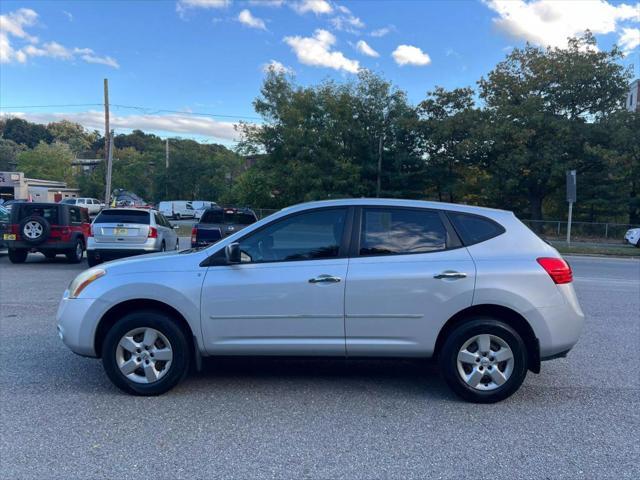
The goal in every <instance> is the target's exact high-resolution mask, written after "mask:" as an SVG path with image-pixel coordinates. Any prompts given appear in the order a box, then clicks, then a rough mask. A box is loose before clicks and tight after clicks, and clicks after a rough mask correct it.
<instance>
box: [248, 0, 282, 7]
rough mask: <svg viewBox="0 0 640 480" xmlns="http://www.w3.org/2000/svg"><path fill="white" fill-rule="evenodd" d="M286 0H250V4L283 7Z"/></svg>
mask: <svg viewBox="0 0 640 480" xmlns="http://www.w3.org/2000/svg"><path fill="white" fill-rule="evenodd" d="M283 3H284V0H249V5H253V6H255V7H281V6H282V4H283Z"/></svg>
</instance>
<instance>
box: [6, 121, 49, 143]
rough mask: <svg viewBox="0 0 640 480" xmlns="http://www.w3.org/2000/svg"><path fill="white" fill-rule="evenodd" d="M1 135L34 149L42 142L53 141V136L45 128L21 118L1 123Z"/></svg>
mask: <svg viewBox="0 0 640 480" xmlns="http://www.w3.org/2000/svg"><path fill="white" fill-rule="evenodd" d="M0 135H2V137H4V138H5V139H7V140H13V141H14V142H16V143H17V144H21V145H25V146H27V147H29V148H34V147H35V146H36V145H38V144H39V143H40V142H45V143H51V142H52V141H53V136H52V135H51V133H49V131H48V130H47V128H46V127H45V126H43V125H40V124H37V123H31V122H27V121H26V120H22V119H21V118H8V119H6V120H3V121H2V122H0Z"/></svg>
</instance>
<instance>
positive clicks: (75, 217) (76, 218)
mask: <svg viewBox="0 0 640 480" xmlns="http://www.w3.org/2000/svg"><path fill="white" fill-rule="evenodd" d="M69 221H70V222H71V223H81V222H82V217H81V216H80V209H79V208H76V207H73V208H70V209H69Z"/></svg>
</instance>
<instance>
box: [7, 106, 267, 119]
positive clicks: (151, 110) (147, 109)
mask: <svg viewBox="0 0 640 480" xmlns="http://www.w3.org/2000/svg"><path fill="white" fill-rule="evenodd" d="M102 106H103V104H102V103H69V104H59V105H11V106H4V105H0V110H9V109H20V108H68V107H102ZM111 106H112V107H115V108H128V109H132V110H138V111H140V112H142V113H144V114H145V115H155V114H158V113H173V114H178V115H193V116H199V117H213V118H232V119H247V120H262V118H260V117H256V116H251V115H226V114H221V113H208V112H185V111H180V110H169V109H164V108H163V109H157V108H152V107H143V106H138V105H123V104H118V103H112V104H111Z"/></svg>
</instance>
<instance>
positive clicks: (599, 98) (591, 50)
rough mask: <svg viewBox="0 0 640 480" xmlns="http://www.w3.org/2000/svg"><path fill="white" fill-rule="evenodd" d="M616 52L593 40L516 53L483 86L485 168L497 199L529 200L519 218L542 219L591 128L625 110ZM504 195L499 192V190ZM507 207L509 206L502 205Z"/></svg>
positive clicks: (623, 76)
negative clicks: (601, 47)
mask: <svg viewBox="0 0 640 480" xmlns="http://www.w3.org/2000/svg"><path fill="white" fill-rule="evenodd" d="M621 58H622V53H621V51H620V50H619V49H618V48H617V47H615V46H614V47H613V48H612V49H611V50H610V51H599V50H598V49H597V48H596V42H595V39H594V37H593V35H591V34H590V33H589V32H587V33H585V35H583V36H582V37H578V38H573V39H570V40H569V43H568V47H567V48H564V49H563V48H546V49H543V48H538V47H533V46H531V45H527V46H526V47H525V48H524V49H514V50H513V51H512V52H511V53H510V54H509V55H508V56H507V58H506V59H505V60H504V61H502V62H500V63H499V64H498V65H497V66H496V67H495V68H494V69H493V70H492V71H491V72H490V73H489V75H488V76H487V78H486V79H485V78H482V79H481V80H480V82H479V85H480V97H481V98H482V99H483V100H484V101H485V104H486V110H487V113H488V115H489V117H488V123H487V125H486V138H488V139H490V143H491V149H490V151H489V152H488V154H487V157H486V159H485V164H484V167H485V168H486V170H487V171H488V173H489V174H490V175H491V178H492V179H493V186H494V194H495V195H496V197H497V198H499V197H502V198H503V199H504V198H508V197H509V196H512V195H517V196H520V198H522V197H523V194H524V197H525V198H526V201H527V205H526V207H525V208H524V209H523V210H521V211H520V212H519V213H521V214H524V215H527V216H529V217H530V218H532V219H536V220H537V219H541V218H542V216H543V205H544V202H545V199H546V198H547V197H548V196H549V195H550V194H551V193H552V192H556V191H559V190H560V189H561V188H562V186H563V185H564V172H565V170H567V169H568V168H578V169H579V168H580V164H581V162H583V161H584V160H585V158H586V157H585V155H584V150H585V145H586V140H587V129H588V127H587V123H588V122H592V121H594V120H597V119H601V118H604V117H606V116H607V115H608V114H611V113H612V112H615V111H617V110H620V109H621V108H622V102H623V99H624V93H625V91H626V88H627V84H628V80H629V72H628V71H625V70H624V68H623V67H622V66H621V65H620V64H619V63H618V61H619V60H620V59H621ZM497 186H499V187H500V188H502V189H506V191H504V192H496V191H495V187H497ZM505 206H508V204H505Z"/></svg>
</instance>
